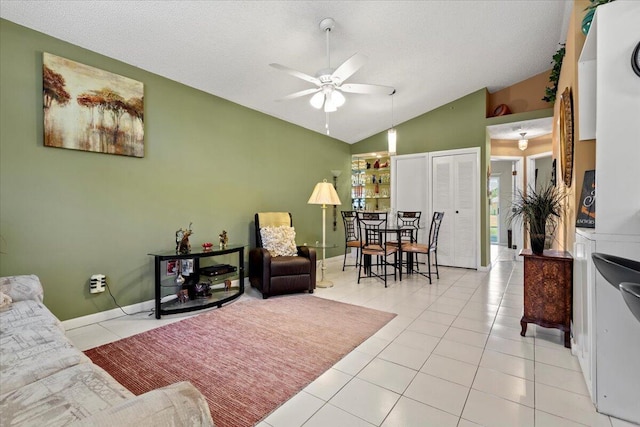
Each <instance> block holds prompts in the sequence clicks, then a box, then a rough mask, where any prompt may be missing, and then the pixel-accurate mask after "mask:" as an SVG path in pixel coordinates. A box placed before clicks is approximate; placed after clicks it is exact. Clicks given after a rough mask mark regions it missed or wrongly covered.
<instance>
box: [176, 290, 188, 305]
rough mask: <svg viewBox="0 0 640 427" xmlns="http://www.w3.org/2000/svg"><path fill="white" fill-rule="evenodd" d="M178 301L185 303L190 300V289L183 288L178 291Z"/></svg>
mask: <svg viewBox="0 0 640 427" xmlns="http://www.w3.org/2000/svg"><path fill="white" fill-rule="evenodd" d="M177 295H178V301H179V302H181V303H185V302H187V301H189V291H188V290H187V289H181V290H179V291H178V294H177Z"/></svg>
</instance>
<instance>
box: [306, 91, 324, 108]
mask: <svg viewBox="0 0 640 427" xmlns="http://www.w3.org/2000/svg"><path fill="white" fill-rule="evenodd" d="M309 103H310V104H311V105H312V106H313V108H317V109H318V110H319V109H321V108H322V104H324V93H322V92H317V93H316V94H315V95H313V96H312V97H311V99H310V100H309Z"/></svg>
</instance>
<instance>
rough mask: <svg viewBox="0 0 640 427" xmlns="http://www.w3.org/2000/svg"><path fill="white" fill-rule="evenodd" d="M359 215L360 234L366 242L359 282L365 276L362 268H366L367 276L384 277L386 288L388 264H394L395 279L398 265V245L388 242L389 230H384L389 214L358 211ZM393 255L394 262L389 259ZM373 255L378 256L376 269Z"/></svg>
mask: <svg viewBox="0 0 640 427" xmlns="http://www.w3.org/2000/svg"><path fill="white" fill-rule="evenodd" d="M357 215H358V225H359V228H360V236H361V238H362V239H363V242H364V244H363V245H362V250H361V251H360V267H359V268H358V283H360V279H361V278H362V277H363V276H362V269H363V268H364V269H365V274H366V276H367V277H377V278H379V279H382V281H383V282H384V287H385V288H386V287H387V276H389V275H390V274H387V266H389V265H392V266H393V278H394V280H395V279H396V267H397V265H398V246H397V245H389V244H387V232H385V231H384V230H385V227H386V224H387V214H386V212H358V214H357ZM393 235H394V236H395V235H396V233H395V232H393ZM391 255H393V264H390V263H389V261H388V258H389V256H391ZM365 257H366V258H365ZM373 257H376V263H375V269H374V265H373ZM374 270H375V271H374ZM381 270H382V271H381Z"/></svg>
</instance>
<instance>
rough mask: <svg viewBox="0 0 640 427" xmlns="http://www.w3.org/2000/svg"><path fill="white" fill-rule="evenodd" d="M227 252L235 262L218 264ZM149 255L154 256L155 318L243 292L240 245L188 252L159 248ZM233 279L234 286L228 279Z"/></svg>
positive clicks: (206, 305) (210, 304) (218, 302)
mask: <svg viewBox="0 0 640 427" xmlns="http://www.w3.org/2000/svg"><path fill="white" fill-rule="evenodd" d="M229 254H231V255H232V254H235V255H236V257H237V259H236V260H235V262H234V263H235V265H231V264H219V263H218V261H219V260H220V259H223V261H227V258H229V256H228V255H229ZM149 255H151V256H152V257H154V264H155V314H156V319H160V316H161V315H163V314H174V313H185V312H188V311H195V310H202V309H205V308H209V307H214V306H217V307H220V306H221V305H222V304H224V303H226V302H228V301H231V300H234V299H236V298H238V297H239V296H240V295H242V294H243V293H244V246H243V245H227V247H226V248H224V249H218V248H215V247H214V248H212V249H211V250H207V251H204V250H201V249H200V250H195V251H191V252H190V253H188V254H177V253H176V252H175V251H161V252H155V253H150V254H149ZM231 258H233V255H232V256H231ZM230 262H232V261H230ZM217 273H219V274H217ZM235 279H237V280H238V283H237V285H236V284H234V283H233V282H231V281H232V280H233V281H234V282H235ZM230 283H232V284H231V285H230Z"/></svg>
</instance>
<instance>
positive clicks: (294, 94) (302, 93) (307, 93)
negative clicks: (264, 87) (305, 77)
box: [278, 87, 321, 101]
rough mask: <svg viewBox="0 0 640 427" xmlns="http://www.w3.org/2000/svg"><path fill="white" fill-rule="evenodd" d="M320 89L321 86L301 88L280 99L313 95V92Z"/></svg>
mask: <svg viewBox="0 0 640 427" xmlns="http://www.w3.org/2000/svg"><path fill="white" fill-rule="evenodd" d="M320 90H321V89H320V88H319V87H318V88H313V89H305V90H301V91H299V92H294V93H292V94H291V95H287V96H285V97H284V98H280V99H278V101H288V100H290V99H294V98H300V97H301V96H305V95H311V94H312V93H316V92H319V91H320Z"/></svg>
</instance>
